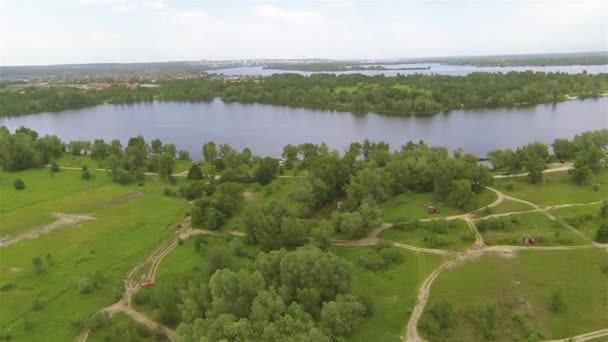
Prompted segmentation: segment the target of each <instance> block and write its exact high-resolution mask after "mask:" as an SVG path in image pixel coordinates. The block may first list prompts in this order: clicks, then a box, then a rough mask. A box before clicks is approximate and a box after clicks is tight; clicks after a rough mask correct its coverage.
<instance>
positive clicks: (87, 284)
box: [78, 278, 94, 294]
mask: <svg viewBox="0 0 608 342" xmlns="http://www.w3.org/2000/svg"><path fill="white" fill-rule="evenodd" d="M93 288H94V286H93V282H92V281H91V279H89V278H82V279H80V281H78V292H80V294H88V293H91V292H93Z"/></svg>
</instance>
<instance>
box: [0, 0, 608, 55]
mask: <svg viewBox="0 0 608 342" xmlns="http://www.w3.org/2000/svg"><path fill="white" fill-rule="evenodd" d="M606 13H608V1H604V0H599V1H596V0H571V1H561V0H541V1H533V0H509V1H491V0H486V1H482V0H479V1H447V0H446V1H381V0H377V1H340V0H333V1H332V0H326V1H321V0H317V1H244V0H241V1H237V0H233V1H230V0H225V1H220V0H217V1H194V0H191V1H185V0H182V1H178V0H175V1H171V0H55V1H52V0H38V1H33V0H0V65H26V64H27V65H30V64H62V63H90V62H145V61H167V60H199V59H244V58H308V57H323V58H399V57H422V56H455V55H488V54H518V53H548V52H577V51H598V50H608V20H606Z"/></svg>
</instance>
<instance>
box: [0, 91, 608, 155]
mask: <svg viewBox="0 0 608 342" xmlns="http://www.w3.org/2000/svg"><path fill="white" fill-rule="evenodd" d="M0 125H4V126H6V127H8V128H9V129H10V130H11V131H13V130H14V129H15V128H17V127H19V126H22V125H23V126H27V127H30V128H33V129H35V130H36V131H38V132H39V133H40V134H43V135H44V134H56V135H58V136H59V137H60V138H61V139H63V140H65V141H69V140H93V139H95V138H103V139H106V140H110V139H121V140H122V141H123V143H124V142H126V141H127V139H128V138H129V137H131V136H135V135H138V134H141V135H143V136H144V137H145V138H146V140H147V141H150V140H151V139H153V138H160V139H161V140H162V141H163V142H165V143H175V144H176V145H177V147H178V149H185V150H187V151H189V152H190V154H191V155H192V156H193V157H195V158H200V155H201V152H200V151H201V145H202V143H203V142H205V141H209V140H213V141H215V142H217V143H228V144H230V145H232V146H233V147H235V148H238V149H242V148H244V147H249V148H251V149H252V151H253V152H254V153H256V154H260V155H272V156H279V155H280V153H281V151H282V147H283V146H284V145H286V144H300V143H304V142H313V143H321V142H325V143H327V144H328V145H329V147H330V148H332V149H338V150H340V151H343V150H344V149H345V148H346V147H348V145H349V144H350V143H351V142H353V141H361V140H363V139H365V138H369V139H370V140H373V141H386V142H388V143H390V145H391V147H392V148H393V149H397V148H398V147H399V146H401V145H402V144H404V143H405V142H407V141H408V140H413V141H418V140H421V139H422V140H424V141H426V142H427V143H429V144H431V145H438V146H446V147H448V148H449V149H450V150H454V149H456V148H462V149H463V150H464V151H465V152H468V153H474V154H477V155H479V156H483V155H485V154H486V152H488V151H491V150H494V149H499V148H508V147H516V146H520V145H523V144H527V143H530V142H534V141H540V142H544V143H551V142H552V141H553V139H555V138H558V137H565V138H571V137H573V136H574V135H575V134H578V133H581V132H583V131H587V130H595V129H602V128H608V97H603V98H599V99H587V100H583V101H579V100H575V101H567V102H562V103H558V104H554V105H551V104H549V105H537V106H531V107H520V108H510V109H505V108H501V109H477V110H456V111H451V112H449V113H441V114H436V115H432V116H422V117H420V116H419V117H416V116H409V117H403V116H388V115H380V114H373V113H370V114H352V113H345V112H331V111H321V110H310V109H303V108H289V107H279V106H272V105H260V104H252V105H246V104H225V103H223V102H222V101H221V100H214V101H212V102H210V103H185V102H152V103H140V104H132V105H100V106H96V107H90V108H83V109H78V110H66V111H62V112H58V113H39V114H30V115H24V116H17V117H4V118H0Z"/></svg>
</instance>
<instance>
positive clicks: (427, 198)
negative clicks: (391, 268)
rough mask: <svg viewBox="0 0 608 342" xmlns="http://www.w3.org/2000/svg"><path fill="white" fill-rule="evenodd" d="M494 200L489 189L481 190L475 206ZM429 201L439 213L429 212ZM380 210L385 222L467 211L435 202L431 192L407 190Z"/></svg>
mask: <svg viewBox="0 0 608 342" xmlns="http://www.w3.org/2000/svg"><path fill="white" fill-rule="evenodd" d="M495 200H496V195H495V194H494V193H493V192H491V191H488V190H486V191H483V192H481V193H480V194H479V195H478V196H477V206H476V207H477V208H481V207H485V206H487V205H488V204H490V203H492V202H494V201H495ZM428 203H431V204H432V205H433V206H435V207H436V208H438V209H440V213H439V214H429V213H428V211H427V204H428ZM380 210H382V214H383V215H384V220H385V221H386V222H391V223H396V222H409V221H413V220H419V219H426V218H434V217H444V216H452V215H460V214H464V213H466V212H467V211H466V210H464V209H460V208H455V207H450V206H447V205H442V204H439V203H437V202H436V200H435V194H434V193H432V192H422V193H420V192H408V193H403V194H400V195H397V196H395V197H393V198H391V199H389V200H388V201H386V202H384V203H382V204H381V205H380Z"/></svg>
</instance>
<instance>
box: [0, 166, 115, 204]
mask: <svg viewBox="0 0 608 342" xmlns="http://www.w3.org/2000/svg"><path fill="white" fill-rule="evenodd" d="M92 174H93V175H94V176H95V177H94V178H93V179H90V180H84V179H82V177H81V173H80V172H74V171H69V170H64V171H60V172H57V173H54V174H52V175H51V172H50V170H49V169H48V168H42V169H32V170H26V171H20V172H1V171H0V192H1V194H2V195H0V214H2V213H6V212H9V211H11V210H13V209H16V208H20V207H24V206H28V205H33V204H38V203H40V202H43V201H55V200H57V199H58V198H61V197H63V196H67V195H71V194H73V193H76V192H78V191H82V190H88V189H93V188H96V187H99V186H102V185H105V184H109V183H110V182H111V181H112V180H111V179H110V178H109V177H108V176H107V175H106V174H105V172H93V173H92ZM17 178H21V179H22V180H23V182H24V183H25V189H23V190H16V189H15V188H14V187H13V182H14V181H15V179H17Z"/></svg>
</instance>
